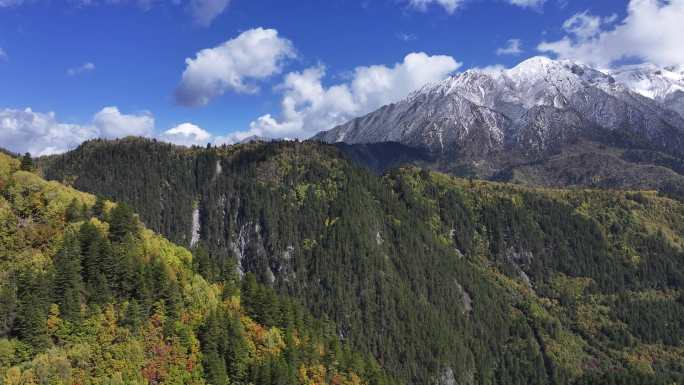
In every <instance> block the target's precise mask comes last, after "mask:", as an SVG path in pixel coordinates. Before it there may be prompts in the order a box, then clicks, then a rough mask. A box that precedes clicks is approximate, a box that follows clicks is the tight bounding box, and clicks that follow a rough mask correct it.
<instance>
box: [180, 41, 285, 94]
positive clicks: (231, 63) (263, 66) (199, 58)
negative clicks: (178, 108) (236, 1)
mask: <svg viewBox="0 0 684 385" xmlns="http://www.w3.org/2000/svg"><path fill="white" fill-rule="evenodd" d="M295 56H296V55H295V50H294V47H293V45H292V42H290V41H289V40H287V39H284V38H281V37H280V36H278V31H276V30H275V29H263V28H256V29H250V30H248V31H245V32H243V33H242V34H240V35H239V36H238V37H236V38H234V39H231V40H228V41H226V42H225V43H223V44H221V45H219V46H217V47H214V48H207V49H203V50H201V51H199V52H198V53H197V55H196V56H195V58H194V59H192V58H188V59H186V60H185V63H186V65H187V67H186V69H185V71H184V72H183V76H182V80H181V83H180V85H179V86H178V88H177V89H176V101H177V102H178V103H180V104H182V105H186V106H203V105H206V104H208V103H209V102H210V101H211V100H212V99H213V98H215V97H217V96H220V95H222V94H223V93H225V92H226V91H229V90H232V91H235V92H242V93H254V92H256V91H258V89H259V88H258V86H257V85H256V84H254V81H255V80H260V79H265V78H268V77H270V76H272V75H275V74H278V73H280V72H281V71H282V67H283V63H284V62H285V60H286V59H288V58H294V57H295Z"/></svg>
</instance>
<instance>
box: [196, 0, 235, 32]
mask: <svg viewBox="0 0 684 385" xmlns="http://www.w3.org/2000/svg"><path fill="white" fill-rule="evenodd" d="M228 5H230V0H191V1H190V11H191V13H192V16H193V18H194V20H195V23H196V24H198V25H201V26H204V27H206V26H209V25H211V22H212V21H214V19H215V18H216V17H218V16H219V15H220V14H222V13H223V11H225V10H226V8H228Z"/></svg>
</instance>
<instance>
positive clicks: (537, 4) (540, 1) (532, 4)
mask: <svg viewBox="0 0 684 385" xmlns="http://www.w3.org/2000/svg"><path fill="white" fill-rule="evenodd" d="M508 2H509V3H510V4H512V5H517V6H518V7H523V8H541V6H542V5H544V3H545V2H546V0H508Z"/></svg>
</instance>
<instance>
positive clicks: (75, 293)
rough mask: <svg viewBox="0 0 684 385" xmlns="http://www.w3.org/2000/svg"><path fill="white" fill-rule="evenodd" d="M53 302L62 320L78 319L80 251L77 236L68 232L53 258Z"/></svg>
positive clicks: (79, 306)
mask: <svg viewBox="0 0 684 385" xmlns="http://www.w3.org/2000/svg"><path fill="white" fill-rule="evenodd" d="M54 265H55V300H56V302H57V303H58V304H59V308H60V310H61V314H62V315H63V318H64V319H66V320H69V321H75V320H78V319H80V313H81V293H82V291H83V279H82V277H81V249H80V245H79V241H78V238H77V236H76V235H75V234H74V233H72V232H69V233H67V234H66V235H65V237H64V244H63V245H62V248H61V249H60V251H59V252H58V253H57V256H56V257H55V262H54Z"/></svg>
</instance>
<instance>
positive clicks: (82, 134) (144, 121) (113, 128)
mask: <svg viewBox="0 0 684 385" xmlns="http://www.w3.org/2000/svg"><path fill="white" fill-rule="evenodd" d="M153 133H154V118H152V116H151V115H149V114H148V113H142V114H138V115H126V114H122V113H121V112H120V111H119V109H118V108H116V107H105V108H103V109H102V110H101V111H99V112H98V113H97V114H95V116H94V117H93V119H92V122H91V123H89V124H85V125H80V124H69V123H62V122H59V121H58V120H57V117H56V115H55V113H54V112H47V113H41V112H34V111H33V110H31V109H30V108H26V109H24V110H18V109H9V108H6V109H2V110H0V143H2V146H3V147H5V148H6V149H8V150H10V151H14V152H22V153H23V152H30V153H31V154H33V155H36V156H41V155H50V154H56V153H61V152H65V151H68V150H70V149H73V148H74V147H76V146H78V145H79V144H81V143H82V142H83V141H85V140H89V139H94V138H120V137H125V136H128V135H138V136H150V135H152V134H153Z"/></svg>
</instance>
